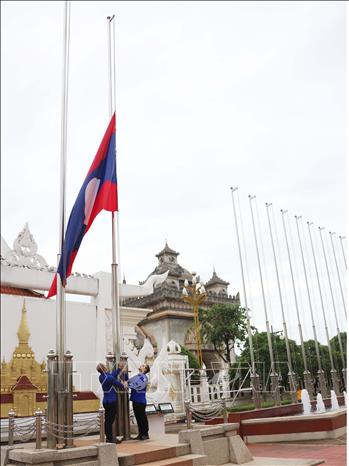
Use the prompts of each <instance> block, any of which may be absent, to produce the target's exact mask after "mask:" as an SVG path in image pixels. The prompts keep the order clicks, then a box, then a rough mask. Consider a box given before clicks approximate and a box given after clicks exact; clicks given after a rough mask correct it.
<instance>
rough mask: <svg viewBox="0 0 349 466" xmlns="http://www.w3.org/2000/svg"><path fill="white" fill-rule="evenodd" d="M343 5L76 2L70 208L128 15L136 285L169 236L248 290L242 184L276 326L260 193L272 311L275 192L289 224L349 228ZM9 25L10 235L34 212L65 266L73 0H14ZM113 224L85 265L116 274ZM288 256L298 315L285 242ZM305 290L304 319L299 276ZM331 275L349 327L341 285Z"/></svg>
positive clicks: (131, 260)
mask: <svg viewBox="0 0 349 466" xmlns="http://www.w3.org/2000/svg"><path fill="white" fill-rule="evenodd" d="M345 10H346V4H345V2H294V3H293V2H103V1H99V2H97V1H91V2H72V10H71V60H70V64H71V68H70V88H69V92H70V100H69V123H68V126H69V130H68V131H69V141H68V177H67V214H68V215H69V212H70V209H71V207H72V204H73V202H74V200H75V197H76V195H77V192H78V190H79V188H80V186H81V184H82V181H83V179H84V177H85V174H86V172H87V169H88V167H89V165H90V164H91V161H92V159H93V157H94V155H95V152H96V150H97V147H98V145H99V143H100V140H101V138H102V135H103V133H104V131H105V128H106V126H107V123H108V100H107V85H108V80H107V36H106V27H107V26H106V16H108V15H111V14H114V13H115V14H116V16H117V26H116V27H117V150H118V181H119V202H120V247H121V268H122V271H123V272H125V274H126V278H127V281H128V282H138V280H143V279H144V278H145V277H146V276H147V275H148V273H149V272H151V271H152V270H153V268H154V266H155V264H156V258H155V257H154V254H156V253H157V252H159V251H160V249H162V247H163V246H164V242H165V238H167V239H168V242H169V245H170V247H172V248H174V249H176V250H177V251H179V252H180V253H181V254H180V256H179V262H180V263H181V265H183V266H184V267H186V268H188V269H189V270H196V271H197V272H198V273H200V274H201V276H202V278H203V279H205V280H208V279H209V278H210V277H211V275H212V267H213V265H215V267H216V270H217V273H218V274H219V275H220V276H221V277H222V278H224V279H226V280H228V281H229V282H230V283H231V285H230V292H231V293H232V294H235V293H236V292H237V291H239V290H240V291H242V287H241V278H240V269H239V265H238V255H237V245H236V239H235V232H234V223H233V213H232V203H231V196H230V190H229V187H230V186H239V196H240V202H241V209H242V212H243V217H244V222H245V223H246V244H247V250H248V263H249V269H250V275H251V277H250V278H251V286H250V288H251V289H252V291H251V295H252V302H253V303H252V304H253V307H254V308H255V309H256V312H255V316H256V323H257V325H258V326H259V327H260V328H261V329H264V327H263V326H264V324H263V322H264V317H263V308H262V306H261V296H260V285H259V281H258V274H257V266H256V265H257V263H256V256H255V250H254V249H253V248H254V243H253V238H252V236H251V231H250V230H249V222H250V215H249V205H248V200H247V195H248V194H256V195H257V198H258V202H259V214H260V217H261V229H262V231H263V235H264V239H263V241H264V242H265V255H266V265H267V270H268V274H269V281H270V283H269V286H270V288H271V291H270V296H271V297H270V300H271V302H272V314H273V312H274V314H276V315H277V314H278V312H277V309H276V308H277V293H276V288H275V277H274V276H273V275H272V274H273V273H274V272H273V263H272V256H271V254H270V247H269V248H268V241H269V236H268V231H267V229H266V223H265V208H264V203H265V202H266V201H268V202H273V204H274V212H275V217H276V219H277V221H278V222H279V210H280V208H284V209H288V210H289V219H290V223H291V224H292V225H293V223H294V218H293V216H294V214H298V215H303V219H304V221H307V220H311V221H314V222H315V224H316V225H319V224H321V225H324V226H326V227H327V228H328V229H329V230H332V231H335V232H337V233H338V234H342V235H344V234H345V188H346V178H345V163H346V161H345V108H346V101H345V96H346V87H345V86H346V56H345V52H346V51H345V34H346V23H345V21H346V11H345ZM1 27H2V32H1V39H2V45H1V53H2V67H1V78H2V86H1V97H2V99H1V110H2V121H1V131H2V141H1V142H2V146H1V148H2V177H1V193H2V234H3V236H4V237H5V239H6V240H7V242H9V243H10V245H12V241H13V240H14V239H15V237H16V236H17V234H18V232H19V231H20V230H21V229H22V227H23V225H24V223H25V221H28V222H29V225H30V228H31V231H32V233H33V235H34V237H35V239H36V241H37V243H38V245H39V253H40V254H42V255H43V256H44V257H45V258H46V260H47V261H48V262H49V264H50V265H51V264H52V265H53V264H55V261H56V259H55V257H56V253H57V244H58V202H59V199H58V195H59V154H60V118H61V88H62V32H63V3H62V2H30V1H26V2H16V1H11V2H9V1H7V2H6V1H5V2H2V17H1ZM278 228H279V234H280V238H279V241H280V244H281V249H282V244H283V243H282V237H281V233H282V231H281V224H279V226H278ZM110 234H111V233H110V215H109V214H107V213H106V212H104V213H102V214H100V216H99V217H97V219H96V220H95V222H94V225H93V227H92V229H91V230H90V232H89V233H88V235H87V236H86V237H85V238H84V241H83V243H82V246H81V248H80V251H79V255H78V257H77V260H76V262H75V267H74V269H75V271H80V272H85V273H94V272H96V271H98V270H108V269H109V264H110V255H111V246H110ZM292 234H293V241H294V243H295V245H296V244H297V243H296V236H295V232H294V231H293V233H292ZM316 235H317V236H318V232H316ZM326 235H328V233H327V232H326ZM337 246H338V244H337ZM338 253H339V251H338ZM280 257H281V262H283V268H284V270H285V271H284V280H283V283H284V284H285V295H286V294H287V301H288V303H289V304H288V308H287V312H288V316H289V318H290V320H291V321H292V320H294V318H293V317H292V316H294V311H293V307H292V306H293V301H292V300H293V295H292V290H291V289H290V288H289V285H290V278H289V275H287V273H288V270H287V266H288V263H287V261H286V256H285V251H283V252H281V256H280ZM282 257H283V259H282ZM340 259H342V258H341V257H340ZM296 265H297V264H296ZM298 267H300V264H298ZM331 267H333V263H332V265H331ZM340 267H341V271H343V263H342V262H341V263H340ZM331 270H332V269H331ZM297 277H300V276H299V275H298V274H297ZM323 277H325V275H324V276H323ZM333 280H334V281H335V275H333ZM313 285H314V300H315V301H316V299H317V297H316V283H315V281H313ZM313 285H312V286H313ZM325 285H326V282H325V280H324V278H323V286H324V287H326V286H325ZM297 286H298V287H299V290H300V291H299V292H300V301H301V303H302V306H303V307H302V310H301V312H302V315H303V314H304V315H306V296H305V294H304V284H303V282H302V279H301V278H297ZM333 286H335V293H336V302H337V305H338V312H339V317H340V322H341V325H343V322H344V319H343V312H342V308H341V307H340V306H341V305H340V301H339V299H338V296H339V290H338V283H337V281H336V282H335V283H334V285H333ZM302 290H303V291H302ZM324 292H325V294H326V299H327V300H329V299H330V297H329V290H328V289H327V291H324ZM268 299H269V298H268ZM250 301H251V300H250ZM328 302H330V301H328ZM251 307H252V306H251ZM318 311H319V310H318V308H317V309H316V312H317V314H318V315H319V316H320V313H318ZM330 315H331V316H332V314H331V313H329V316H330ZM318 318H319V323H320V317H318ZM329 319H330V321H331V323H330V325H331V328H332V330H331V331H332V332H333V331H334V324H333V322H332V317H329ZM274 320H275V322H274V326H275V327H277V328H278V329H279V326H280V319H278V318H277V317H274ZM308 320H309V319H307V318H306V319H305V321H306V322H307V323H306V327H307V326H308V327H309V329H308V327H307V329H306V336H307V337H310V336H311V333H310V330H311V328H310V326H309V324H308ZM291 327H292V324H291ZM293 327H294V326H293ZM293 327H292V328H293ZM294 328H295V327H294ZM280 329H281V327H280ZM291 336H296V334H295V333H294V332H293V335H291Z"/></svg>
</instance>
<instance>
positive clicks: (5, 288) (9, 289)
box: [0, 285, 45, 298]
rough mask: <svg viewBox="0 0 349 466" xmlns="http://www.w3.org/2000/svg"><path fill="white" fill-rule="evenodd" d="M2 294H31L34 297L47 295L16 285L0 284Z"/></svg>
mask: <svg viewBox="0 0 349 466" xmlns="http://www.w3.org/2000/svg"><path fill="white" fill-rule="evenodd" d="M0 293H1V294H12V295H16V296H29V297H32V298H44V297H45V295H43V294H42V293H38V292H37V291H33V290H28V289H26V288H15V287H14V286H3V285H1V286H0Z"/></svg>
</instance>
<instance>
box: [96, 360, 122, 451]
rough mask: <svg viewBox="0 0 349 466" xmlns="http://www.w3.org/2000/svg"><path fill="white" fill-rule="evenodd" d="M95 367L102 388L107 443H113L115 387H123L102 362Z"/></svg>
mask: <svg viewBox="0 0 349 466" xmlns="http://www.w3.org/2000/svg"><path fill="white" fill-rule="evenodd" d="M96 369H97V372H99V374H100V375H99V381H100V384H101V386H102V389H103V407H104V409H105V421H104V429H105V435H106V437H107V443H115V440H114V438H113V423H114V421H115V416H116V399H117V390H116V389H117V388H120V389H124V385H123V384H122V383H121V382H119V380H117V379H116V378H115V377H114V376H113V375H112V374H110V373H109V372H108V369H107V368H106V367H105V365H104V364H102V363H99V364H98V366H97V367H96Z"/></svg>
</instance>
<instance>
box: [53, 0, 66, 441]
mask: <svg viewBox="0 0 349 466" xmlns="http://www.w3.org/2000/svg"><path fill="white" fill-rule="evenodd" d="M69 42H70V1H65V3H64V36H63V89H62V117H61V162H60V212H59V233H58V234H59V244H58V251H59V253H58V255H57V268H58V265H59V262H60V259H61V256H62V251H63V244H64V234H65V226H66V197H65V193H66V166H67V129H68V84H69ZM56 277H57V297H56V353H57V360H58V364H57V386H56V393H57V411H56V413H57V414H56V416H52V410H53V406H52V404H50V403H49V405H50V408H51V413H50V415H51V418H52V417H56V418H55V419H52V422H54V423H55V424H58V426H59V435H58V438H57V440H56V441H54V440H53V439H52V438H49V439H48V441H49V442H48V443H50V445H51V448H52V447H53V448H54V447H55V446H56V445H54V444H56V443H58V444H64V443H67V439H66V438H65V435H64V433H63V432H64V430H63V426H65V425H66V424H67V420H68V418H67V415H68V413H67V403H66V401H67V398H68V396H72V393H66V388H67V384H66V374H65V351H66V309H65V290H64V287H63V284H62V281H61V276H60V274H59V273H57V274H56ZM70 443H71V442H69V444H70Z"/></svg>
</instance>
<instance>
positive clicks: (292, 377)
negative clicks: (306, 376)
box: [265, 202, 297, 403]
mask: <svg viewBox="0 0 349 466" xmlns="http://www.w3.org/2000/svg"><path fill="white" fill-rule="evenodd" d="M265 206H266V210H267V217H268V224H269V233H270V239H271V245H272V249H273V257H274V265H275V272H276V279H277V284H278V290H279V300H280V308H281V314H282V321H283V322H282V324H283V328H284V334H285V342H286V352H287V362H288V381H289V384H290V392H291V397H292V401H293V402H294V403H297V392H296V390H297V387H296V383H295V373H294V372H293V368H292V358H291V350H290V343H289V340H288V332H287V324H286V317H285V309H284V302H283V299H282V292H281V284H280V277H279V269H278V265H277V260H276V252H275V246H274V237H273V231H272V228H271V222H270V215H269V207H270V206H272V204H271V203H267V202H266V204H265Z"/></svg>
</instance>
